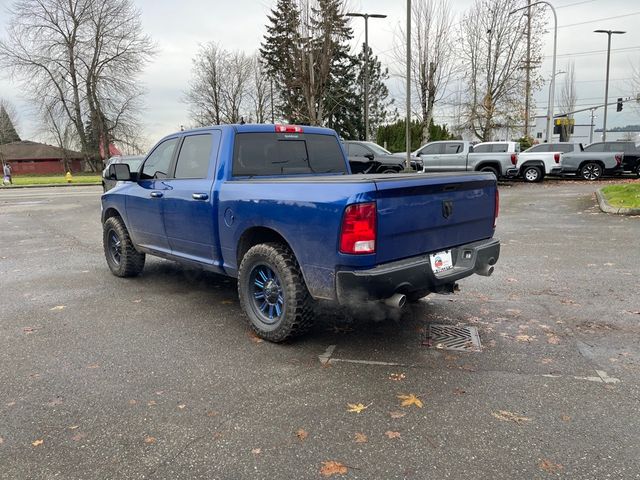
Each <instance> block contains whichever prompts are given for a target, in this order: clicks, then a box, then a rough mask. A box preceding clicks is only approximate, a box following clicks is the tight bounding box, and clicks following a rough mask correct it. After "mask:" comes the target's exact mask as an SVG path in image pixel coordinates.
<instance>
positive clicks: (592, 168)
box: [580, 162, 602, 180]
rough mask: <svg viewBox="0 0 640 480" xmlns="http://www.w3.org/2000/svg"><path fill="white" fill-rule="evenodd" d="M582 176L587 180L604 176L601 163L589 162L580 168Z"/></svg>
mask: <svg viewBox="0 0 640 480" xmlns="http://www.w3.org/2000/svg"><path fill="white" fill-rule="evenodd" d="M580 176H581V177H582V178H584V179H585V180H598V179H599V178H600V177H602V166H601V165H600V164H599V163H595V162H587V163H585V164H584V165H583V166H582V168H581V169H580Z"/></svg>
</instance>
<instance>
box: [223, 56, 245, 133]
mask: <svg viewBox="0 0 640 480" xmlns="http://www.w3.org/2000/svg"><path fill="white" fill-rule="evenodd" d="M223 65H224V68H223V75H222V89H221V97H222V120H223V121H224V122H225V123H238V122H240V121H241V119H242V117H243V110H244V109H245V107H246V106H247V101H248V99H249V89H250V88H251V83H250V82H251V80H252V78H251V68H252V60H251V58H250V57H248V56H247V55H246V54H245V53H244V52H232V53H229V54H228V55H227V61H226V62H225V63H224V64H223Z"/></svg>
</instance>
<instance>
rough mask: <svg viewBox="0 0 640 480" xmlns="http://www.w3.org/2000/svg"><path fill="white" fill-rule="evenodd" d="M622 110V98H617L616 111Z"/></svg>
mask: <svg viewBox="0 0 640 480" xmlns="http://www.w3.org/2000/svg"><path fill="white" fill-rule="evenodd" d="M621 111H622V98H619V99H618V106H617V108H616V112H621Z"/></svg>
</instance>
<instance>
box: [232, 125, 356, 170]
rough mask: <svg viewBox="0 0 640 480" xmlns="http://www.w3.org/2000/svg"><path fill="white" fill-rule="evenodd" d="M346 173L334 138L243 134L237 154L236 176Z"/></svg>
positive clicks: (239, 136)
mask: <svg viewBox="0 0 640 480" xmlns="http://www.w3.org/2000/svg"><path fill="white" fill-rule="evenodd" d="M333 172H338V173H346V172H347V167H346V164H345V161H344V156H343V154H342V150H341V149H340V146H339V145H338V140H337V139H336V138H335V137H334V136H332V135H317V134H316V135H314V134H307V135H305V134H278V133H239V134H237V135H236V139H235V146H234V153H233V175H234V176H265V175H294V174H309V173H333Z"/></svg>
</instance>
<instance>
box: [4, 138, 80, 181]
mask: <svg viewBox="0 0 640 480" xmlns="http://www.w3.org/2000/svg"><path fill="white" fill-rule="evenodd" d="M65 159H66V161H67V165H68V167H69V170H70V171H71V173H76V172H82V171H83V170H84V164H85V161H84V155H83V154H82V153H80V152H74V151H72V150H64V149H62V148H59V147H54V146H52V145H46V144H44V143H37V142H30V141H28V140H25V141H22V142H13V143H7V144H5V145H0V160H2V161H3V162H5V163H8V164H9V165H11V173H12V175H15V176H18V175H23V174H26V173H30V174H36V175H56V174H64V173H66V171H65V168H64V161H65Z"/></svg>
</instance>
